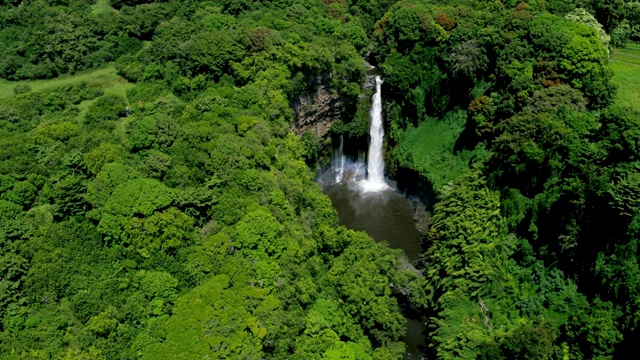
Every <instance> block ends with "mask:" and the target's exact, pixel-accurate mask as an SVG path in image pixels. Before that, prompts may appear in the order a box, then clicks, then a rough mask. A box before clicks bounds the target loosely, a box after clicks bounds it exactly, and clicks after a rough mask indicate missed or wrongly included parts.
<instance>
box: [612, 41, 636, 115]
mask: <svg viewBox="0 0 640 360" xmlns="http://www.w3.org/2000/svg"><path fill="white" fill-rule="evenodd" d="M609 66H610V67H611V70H613V73H614V75H613V81H614V82H615V83H616V85H618V94H617V96H616V102H617V103H618V104H620V105H623V106H628V107H631V108H634V109H636V110H639V111H640V44H629V45H627V46H626V47H625V48H622V49H616V51H615V52H614V53H613V56H611V62H610V63H609Z"/></svg>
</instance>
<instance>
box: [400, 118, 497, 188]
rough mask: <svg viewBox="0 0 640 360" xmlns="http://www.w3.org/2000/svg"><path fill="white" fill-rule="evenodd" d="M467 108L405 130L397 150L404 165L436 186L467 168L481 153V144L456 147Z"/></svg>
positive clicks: (483, 153)
mask: <svg viewBox="0 0 640 360" xmlns="http://www.w3.org/2000/svg"><path fill="white" fill-rule="evenodd" d="M465 122H466V112H465V111H464V110H458V111H454V112H451V113H449V114H447V115H446V116H445V117H444V118H442V119H435V118H429V119H427V120H425V121H424V122H422V123H420V125H419V126H418V127H415V128H414V127H409V128H408V129H407V130H405V131H404V133H403V135H402V140H401V141H400V144H402V145H401V148H400V149H398V150H397V151H398V152H399V153H398V155H399V156H400V158H402V159H403V165H405V166H409V167H411V168H413V169H415V170H417V171H419V172H420V173H422V174H424V175H425V176H426V177H427V179H429V181H431V183H432V184H433V186H434V188H435V189H440V188H442V186H444V185H446V184H447V183H448V182H449V181H452V180H453V179H455V178H457V177H458V176H460V175H462V174H464V173H466V172H467V171H469V161H470V160H471V158H472V157H473V156H474V155H478V156H481V157H482V156H483V155H485V153H486V151H485V150H484V147H483V145H480V146H479V147H478V148H477V149H476V150H473V151H471V150H461V151H455V144H456V141H457V140H458V138H459V137H460V134H461V133H462V131H463V130H464V127H465Z"/></svg>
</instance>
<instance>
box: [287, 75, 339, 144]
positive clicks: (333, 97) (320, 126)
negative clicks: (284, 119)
mask: <svg viewBox="0 0 640 360" xmlns="http://www.w3.org/2000/svg"><path fill="white" fill-rule="evenodd" d="M350 102H351V100H350V99H348V98H345V97H342V96H340V95H337V94H332V93H331V92H330V91H329V90H328V89H327V88H326V87H325V86H324V85H319V86H318V91H316V92H315V93H313V94H308V95H303V96H300V97H298V99H296V100H295V101H294V102H293V103H292V104H291V107H292V109H293V124H292V126H291V131H293V132H294V133H295V134H296V135H298V136H300V135H302V134H303V133H304V132H305V131H307V130H309V131H311V132H313V133H314V134H316V135H317V136H318V137H320V138H322V139H324V138H325V137H326V136H327V134H328V133H329V130H331V125H333V123H334V122H336V121H337V120H340V118H341V117H342V110H343V108H344V107H345V105H347V104H349V103H350Z"/></svg>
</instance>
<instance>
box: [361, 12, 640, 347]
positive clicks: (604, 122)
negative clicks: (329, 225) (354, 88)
mask: <svg viewBox="0 0 640 360" xmlns="http://www.w3.org/2000/svg"><path fill="white" fill-rule="evenodd" d="M638 5H639V4H638V3H635V2H624V1H573V2H567V1H562V2H560V1H547V2H541V1H526V2H515V1H513V2H509V1H505V2H492V1H454V2H451V1H399V2H396V3H395V4H393V5H392V6H391V7H390V9H389V10H388V11H387V12H386V13H385V14H384V15H383V16H382V18H381V19H380V20H379V21H378V22H377V23H376V25H375V26H374V30H373V32H372V34H371V37H372V39H374V40H375V41H376V44H377V46H376V47H375V48H374V49H373V54H374V57H375V59H376V60H377V62H378V63H379V64H380V67H381V68H382V70H383V71H384V73H385V79H386V82H385V84H386V86H387V88H386V94H389V95H388V96H387V98H388V102H387V104H386V114H387V118H388V128H389V135H390V139H389V147H388V148H389V149H390V150H391V156H390V157H389V163H390V165H396V166H400V167H408V168H412V169H415V170H418V171H419V172H420V173H421V174H422V175H424V177H425V178H427V179H428V180H429V181H430V182H431V185H432V186H433V187H434V188H435V190H436V191H437V192H438V194H439V202H438V203H437V204H436V205H435V207H434V210H433V215H432V218H431V219H432V226H431V230H430V233H429V235H428V236H427V239H426V240H425V244H424V245H425V248H426V253H425V255H424V258H423V263H422V268H423V271H424V273H425V277H426V287H425V290H426V296H427V302H426V304H425V309H424V313H425V314H426V315H427V316H428V317H429V318H430V332H429V334H430V336H429V342H430V346H431V350H432V352H433V356H434V357H437V358H445V359H458V358H465V359H476V358H485V359H513V358H527V359H548V358H557V359H594V358H599V359H604V358H611V357H613V356H614V355H616V354H618V352H619V353H620V354H622V353H623V352H624V350H625V349H626V348H627V347H628V346H633V345H631V344H632V341H633V339H635V338H637V336H638V329H639V327H638V323H639V320H640V319H639V318H638V312H637V303H638V299H640V292H639V291H638V290H639V289H640V283H639V282H638V281H637V279H638V278H637V274H638V272H639V271H640V267H639V264H638V255H637V254H638V247H637V246H638V221H639V219H640V212H639V211H640V208H639V207H638V206H637V204H638V198H639V196H640V186H639V183H638V181H637V179H636V178H637V175H638V173H639V170H640V162H639V160H640V148H638V139H640V119H639V114H638V112H637V107H635V106H634V105H635V103H634V102H635V100H634V99H633V96H632V95H631V94H633V91H635V88H634V80H633V76H630V74H632V73H633V71H631V70H627V72H626V74H627V76H625V75H624V74H625V73H622V74H618V75H617V76H618V77H614V74H613V72H612V68H613V69H615V70H616V71H624V70H623V69H624V68H623V67H621V66H620V64H624V66H627V65H629V66H636V65H635V64H633V61H632V59H633V51H634V49H635V48H636V47H637V46H636V45H634V44H629V45H628V48H624V46H625V45H627V42H628V41H630V40H637V39H638V38H637V32H636V31H637V29H638V26H639V24H640V22H639V19H638V17H637V13H636V10H637V9H638V8H639V7H638ZM611 54H613V61H612V62H611V63H610V62H609V56H610V55H611ZM623 61H624V63H623ZM633 70H637V69H635V68H634V69H633ZM633 74H634V75H635V73H633ZM616 83H617V84H618V85H619V86H618V89H617V90H618V91H619V92H618V94H619V96H617V95H616ZM617 102H619V103H620V104H617ZM624 106H631V107H624Z"/></svg>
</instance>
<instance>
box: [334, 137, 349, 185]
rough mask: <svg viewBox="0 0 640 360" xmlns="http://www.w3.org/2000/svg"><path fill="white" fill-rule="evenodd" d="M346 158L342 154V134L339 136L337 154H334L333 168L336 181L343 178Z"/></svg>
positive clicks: (338, 181)
mask: <svg viewBox="0 0 640 360" xmlns="http://www.w3.org/2000/svg"><path fill="white" fill-rule="evenodd" d="M345 161H346V158H345V156H344V136H340V147H339V148H338V152H337V154H335V155H334V160H333V168H334V172H335V174H336V180H335V181H336V183H341V182H342V180H343V179H344V165H345Z"/></svg>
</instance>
